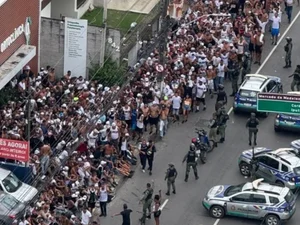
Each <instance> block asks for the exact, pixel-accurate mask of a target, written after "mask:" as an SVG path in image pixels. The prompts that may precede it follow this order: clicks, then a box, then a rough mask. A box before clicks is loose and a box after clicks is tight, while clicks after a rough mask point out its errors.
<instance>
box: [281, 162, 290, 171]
mask: <svg viewBox="0 0 300 225" xmlns="http://www.w3.org/2000/svg"><path fill="white" fill-rule="evenodd" d="M281 171H283V172H289V168H288V167H287V166H286V165H284V164H281Z"/></svg>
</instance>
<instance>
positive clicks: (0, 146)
mask: <svg viewBox="0 0 300 225" xmlns="http://www.w3.org/2000/svg"><path fill="white" fill-rule="evenodd" d="M0 158H4V159H12V160H18V161H21V162H28V160H29V145H28V142H27V141H17V140H9V139H3V138H0Z"/></svg>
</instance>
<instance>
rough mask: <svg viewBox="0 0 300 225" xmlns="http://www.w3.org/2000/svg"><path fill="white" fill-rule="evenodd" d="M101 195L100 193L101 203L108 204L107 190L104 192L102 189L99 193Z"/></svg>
mask: <svg viewBox="0 0 300 225" xmlns="http://www.w3.org/2000/svg"><path fill="white" fill-rule="evenodd" d="M99 193H100V198H99V201H100V202H107V200H108V193H107V190H106V188H104V190H102V188H101V189H100V191H99Z"/></svg>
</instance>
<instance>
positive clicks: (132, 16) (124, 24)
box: [81, 8, 146, 33]
mask: <svg viewBox="0 0 300 225" xmlns="http://www.w3.org/2000/svg"><path fill="white" fill-rule="evenodd" d="M144 16H146V15H145V14H140V13H133V12H126V11H118V10H112V9H108V10H107V25H108V27H111V28H115V29H119V30H120V31H121V32H122V33H126V32H127V31H128V30H129V28H130V25H131V23H133V22H137V23H139V22H141V21H142V20H143V18H144ZM81 19H86V20H88V21H89V25H92V26H99V27H100V26H102V25H103V22H102V21H103V8H95V9H94V10H93V11H90V12H89V11H88V12H86V13H85V14H84V15H83V16H82V17H81Z"/></svg>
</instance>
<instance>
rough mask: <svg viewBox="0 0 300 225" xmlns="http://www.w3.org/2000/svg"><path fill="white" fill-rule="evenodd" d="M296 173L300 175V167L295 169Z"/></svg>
mask: <svg viewBox="0 0 300 225" xmlns="http://www.w3.org/2000/svg"><path fill="white" fill-rule="evenodd" d="M294 173H295V174H296V175H300V167H296V168H294Z"/></svg>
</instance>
